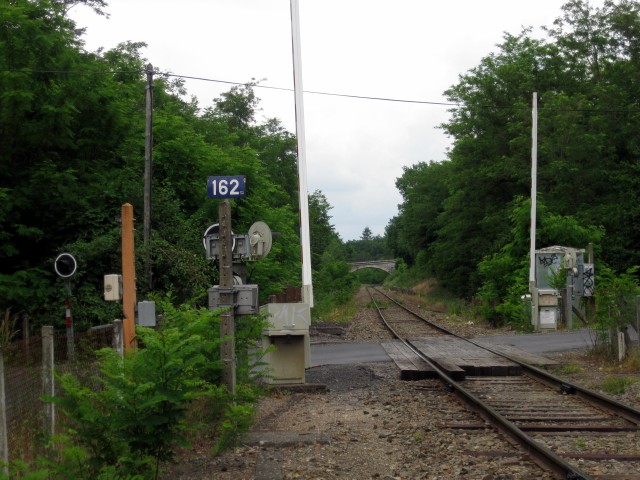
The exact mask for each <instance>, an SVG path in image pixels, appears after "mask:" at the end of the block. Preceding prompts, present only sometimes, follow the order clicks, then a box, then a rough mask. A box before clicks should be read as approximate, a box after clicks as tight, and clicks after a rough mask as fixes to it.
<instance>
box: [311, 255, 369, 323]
mask: <svg viewBox="0 0 640 480" xmlns="http://www.w3.org/2000/svg"><path fill="white" fill-rule="evenodd" d="M350 269H351V268H350V266H349V264H348V263H346V262H344V261H331V260H330V259H329V258H325V259H324V260H323V263H322V265H321V268H320V270H319V271H316V272H315V276H314V288H315V290H316V291H317V292H319V294H318V295H317V297H318V298H317V299H316V300H315V301H314V308H313V312H312V315H313V317H314V318H323V317H326V316H327V315H328V314H329V313H330V312H331V310H332V309H333V308H335V307H336V306H339V305H344V304H346V303H347V302H349V300H351V298H352V297H353V295H354V294H355V292H356V291H357V289H358V287H359V285H360V283H359V282H358V278H357V277H356V275H354V274H353V273H351V272H350Z"/></svg>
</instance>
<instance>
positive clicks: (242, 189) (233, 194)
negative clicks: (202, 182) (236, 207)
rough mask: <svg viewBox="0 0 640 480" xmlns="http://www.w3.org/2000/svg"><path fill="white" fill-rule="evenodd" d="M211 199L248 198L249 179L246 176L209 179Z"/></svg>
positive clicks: (208, 193) (209, 195)
mask: <svg viewBox="0 0 640 480" xmlns="http://www.w3.org/2000/svg"><path fill="white" fill-rule="evenodd" d="M207 196H208V197H209V198H244V197H246V196H247V179H246V177H245V176H244V175H234V176H231V177H209V178H207Z"/></svg>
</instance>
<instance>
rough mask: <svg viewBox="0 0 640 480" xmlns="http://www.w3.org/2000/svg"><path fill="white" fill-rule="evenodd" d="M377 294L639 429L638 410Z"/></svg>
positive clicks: (639, 411) (639, 417)
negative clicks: (457, 332) (465, 335)
mask: <svg viewBox="0 0 640 480" xmlns="http://www.w3.org/2000/svg"><path fill="white" fill-rule="evenodd" d="M374 289H375V290H376V291H377V292H378V293H380V294H381V295H384V296H385V297H386V298H387V299H389V300H391V301H392V302H394V303H395V304H396V305H398V306H399V307H400V308H402V309H404V310H406V311H407V312H409V313H411V314H413V315H415V316H416V317H418V318H419V319H420V320H422V321H424V322H426V323H428V324H429V325H430V326H433V327H434V328H436V329H438V330H439V331H441V332H444V333H447V334H448V335H451V336H453V337H455V338H458V339H460V340H464V341H465V342H469V343H471V344H473V345H475V346H476V347H478V348H482V349H484V350H487V351H489V352H491V353H493V354H494V355H498V356H500V357H502V358H505V359H507V360H509V361H511V362H513V363H516V364H517V365H519V366H520V367H521V368H522V369H523V370H524V371H525V372H526V373H527V374H528V375H529V376H531V377H534V378H535V379H537V380H538V381H540V382H542V383H544V384H546V385H547V386H549V387H552V388H559V389H560V390H561V391H562V392H563V393H565V394H573V395H576V396H579V397H580V398H583V399H585V400H587V401H590V402H592V403H595V404H597V405H598V406H599V407H601V408H603V409H605V410H607V411H608V412H609V413H612V414H614V415H618V416H620V417H622V418H624V419H625V420H627V421H629V422H631V423H633V424H635V425H637V426H638V427H640V410H638V409H636V408H634V407H631V406H629V405H625V404H624V403H621V402H618V401H617V400H615V399H613V398H609V397H607V396H605V395H602V394H600V393H598V392H594V391H592V390H589V389H586V388H584V387H581V386H579V385H576V384H573V383H571V382H568V381H566V380H563V379H561V378H559V377H556V376H555V375H553V374H552V373H549V372H547V371H544V370H541V369H540V368H538V367H535V366H534V365H531V364H529V363H525V362H522V361H521V360H518V359H517V358H513V357H511V356H509V355H508V354H506V353H504V352H500V351H497V350H494V349H492V348H491V347H488V346H487V345H485V344H481V343H479V342H477V341H474V340H472V339H470V338H466V337H463V336H461V335H458V334H456V333H454V332H452V331H450V330H447V329H446V328H444V327H442V326H440V325H437V324H435V323H433V322H432V321H430V320H429V319H427V318H424V317H423V316H422V315H420V314H419V313H417V312H414V311H413V310H411V309H410V308H407V307H405V306H404V305H402V304H401V303H399V302H398V301H396V300H395V299H394V298H393V297H390V296H389V295H387V294H386V293H384V292H383V291H381V290H379V289H377V288H374Z"/></svg>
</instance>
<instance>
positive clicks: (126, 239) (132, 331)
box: [122, 203, 136, 351]
mask: <svg viewBox="0 0 640 480" xmlns="http://www.w3.org/2000/svg"><path fill="white" fill-rule="evenodd" d="M122 310H123V312H124V321H123V322H122V326H123V331H124V349H125V351H126V350H129V349H131V348H133V347H135V346H136V344H135V340H134V337H135V335H136V321H135V318H136V263H135V255H134V238H133V205H131V204H129V203H125V204H124V205H122Z"/></svg>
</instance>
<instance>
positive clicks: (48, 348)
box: [42, 327, 56, 440]
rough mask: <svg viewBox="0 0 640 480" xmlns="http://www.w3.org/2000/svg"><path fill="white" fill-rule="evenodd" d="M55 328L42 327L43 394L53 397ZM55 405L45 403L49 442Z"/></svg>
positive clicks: (45, 429)
mask: <svg viewBox="0 0 640 480" xmlns="http://www.w3.org/2000/svg"><path fill="white" fill-rule="evenodd" d="M53 366H54V360H53V327H42V394H43V395H44V396H46V397H53V396H54V394H55V385H54V381H53ZM55 420H56V419H55V405H54V404H53V403H52V402H47V401H45V403H44V434H45V436H46V439H47V440H49V439H50V438H51V437H53V434H54V430H55Z"/></svg>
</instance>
